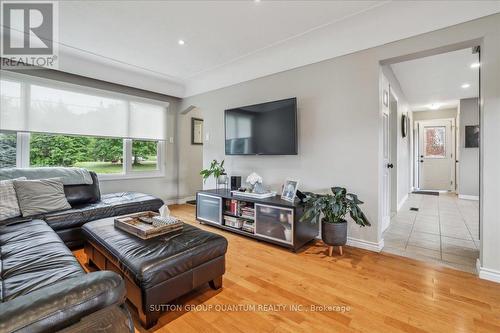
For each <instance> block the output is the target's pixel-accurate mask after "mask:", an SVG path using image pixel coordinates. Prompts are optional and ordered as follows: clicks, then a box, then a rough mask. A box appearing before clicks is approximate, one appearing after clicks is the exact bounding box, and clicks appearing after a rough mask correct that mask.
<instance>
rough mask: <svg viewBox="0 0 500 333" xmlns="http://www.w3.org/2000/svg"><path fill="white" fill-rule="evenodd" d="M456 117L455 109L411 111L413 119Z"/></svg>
mask: <svg viewBox="0 0 500 333" xmlns="http://www.w3.org/2000/svg"><path fill="white" fill-rule="evenodd" d="M448 118H453V119H456V118H457V109H456V108H452V109H442V110H432V111H413V121H414V122H415V121H419V120H434V119H448Z"/></svg>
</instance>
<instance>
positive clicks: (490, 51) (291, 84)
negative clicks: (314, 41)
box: [179, 14, 500, 276]
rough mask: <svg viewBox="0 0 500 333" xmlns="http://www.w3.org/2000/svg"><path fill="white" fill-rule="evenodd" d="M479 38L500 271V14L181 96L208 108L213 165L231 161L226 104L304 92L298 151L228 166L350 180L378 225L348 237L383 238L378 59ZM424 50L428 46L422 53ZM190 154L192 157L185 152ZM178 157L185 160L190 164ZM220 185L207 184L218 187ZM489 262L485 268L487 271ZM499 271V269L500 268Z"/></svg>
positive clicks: (489, 229)
mask: <svg viewBox="0 0 500 333" xmlns="http://www.w3.org/2000/svg"><path fill="white" fill-rule="evenodd" d="M473 43H474V44H475V43H478V44H480V45H481V50H482V54H481V61H482V75H481V87H482V98H483V100H482V105H483V110H482V114H481V116H482V124H483V125H482V131H481V142H482V145H481V149H482V154H481V156H482V171H483V176H482V177H483V178H482V180H483V182H482V188H481V197H482V205H481V207H482V208H481V209H482V210H481V218H482V222H481V233H482V235H483V238H482V244H481V250H482V251H481V265H482V267H483V268H485V270H483V272H485V273H482V274H483V276H484V275H485V274H487V273H486V272H487V270H490V271H498V272H500V256H498V248H497V245H496V244H497V242H498V237H499V235H500V223H499V220H498V216H500V205H498V198H500V173H499V172H498V169H499V168H500V149H498V142H500V131H499V130H498V129H499V128H500V112H498V110H499V109H500V76H499V75H498V73H500V15H499V14H497V15H491V16H488V17H485V18H482V19H478V20H474V21H471V22H467V23H463V24H459V25H455V26H452V27H449V28H446V29H441V30H438V31H434V32H431V33H426V34H422V35H419V36H416V37H412V38H407V39H404V40H401V41H397V42H394V43H389V44H386V45H383V46H380V47H376V48H373V49H369V50H365V51H361V52H357V53H353V54H350V55H346V56H343V57H338V58H335V59H331V60H327V61H323V62H320V63H316V64H312V65H308V66H304V67H301V68H297V69H294V70H290V71H286V72H283V73H279V74H275V75H271V76H268V77H263V78H260V79H257V80H253V81H248V82H244V83H241V84H238V85H234V86H231V87H228V88H224V89H219V90H216V91H212V92H208V93H204V94H200V95H197V96H193V97H190V98H187V99H185V100H183V103H184V105H183V106H187V105H191V104H192V105H196V106H198V107H200V108H201V109H202V110H203V113H204V119H205V129H206V130H207V131H208V132H209V134H210V140H209V142H206V144H205V145H204V147H203V154H204V156H203V161H204V165H205V166H206V165H207V164H208V162H209V161H210V160H211V159H214V158H217V159H219V160H220V159H223V158H225V156H224V129H223V111H224V109H226V108H228V107H235V106H240V105H248V104H252V103H258V102H264V101H268V100H276V99H281V98H287V97H292V96H296V97H297V98H298V103H299V104H298V106H299V155H297V156H274V157H271V156H266V157H256V156H249V157H227V158H226V160H227V165H228V169H229V171H231V172H233V173H241V174H244V175H246V174H248V173H249V172H251V171H256V172H258V173H261V175H262V176H263V177H264V181H265V182H266V183H267V184H269V185H271V186H272V187H273V188H275V189H277V188H279V185H280V184H281V183H282V182H283V180H284V179H285V178H286V177H296V178H300V179H301V184H302V185H301V186H300V187H301V188H302V189H305V190H314V191H324V190H326V189H327V188H328V187H329V186H331V185H343V186H347V187H348V188H349V189H350V190H351V191H353V192H356V193H358V194H359V195H360V197H361V199H362V200H364V201H365V204H364V205H363V208H364V210H365V211H366V213H367V215H368V218H369V219H370V221H371V222H372V223H373V226H372V227H371V228H365V229H360V228H358V227H356V226H354V225H352V223H351V226H350V230H349V235H350V236H351V237H355V238H358V239H362V240H365V241H369V242H370V241H371V242H378V241H379V240H380V239H381V230H379V219H380V216H379V209H378V207H379V200H380V199H381V196H380V190H379V188H380V181H379V179H381V175H382V163H381V159H380V154H379V151H380V149H381V147H382V145H381V130H380V127H381V126H380V125H381V115H380V112H379V93H378V88H379V71H380V65H379V63H380V61H382V60H387V61H396V60H400V61H401V59H404V58H405V57H406V55H408V54H417V53H420V52H424V53H430V54H432V52H434V51H432V50H434V49H438V48H440V49H442V48H443V47H444V46H450V45H451V47H449V49H450V50H453V49H458V48H459V46H460V48H462V47H464V45H469V46H471V45H472V44H473ZM424 53H420V54H421V55H424ZM187 161H189V159H188V160H187ZM187 161H185V160H180V161H179V163H180V167H181V168H182V167H183V166H187V165H188V164H187V163H188V162H187ZM211 186H213V184H207V187H211ZM486 269H487V270H486ZM499 275H500V273H499Z"/></svg>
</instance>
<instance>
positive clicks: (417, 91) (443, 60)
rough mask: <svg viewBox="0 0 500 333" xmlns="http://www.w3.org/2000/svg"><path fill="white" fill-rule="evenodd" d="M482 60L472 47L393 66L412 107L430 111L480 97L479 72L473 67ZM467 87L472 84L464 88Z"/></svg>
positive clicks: (417, 109) (415, 109) (454, 105)
mask: <svg viewBox="0 0 500 333" xmlns="http://www.w3.org/2000/svg"><path fill="white" fill-rule="evenodd" d="M478 61H479V56H478V54H477V53H476V54H474V53H473V52H472V49H471V48H468V49H463V50H459V51H454V52H449V53H443V54H438V55H434V56H430V57H425V58H420V59H415V60H410V61H405V62H400V63H397V64H392V65H390V66H391V68H392V70H393V72H394V74H395V76H396V78H397V79H398V81H399V83H400V85H401V89H402V90H403V92H404V94H405V96H406V99H407V100H408V103H409V104H410V108H411V109H412V110H413V111H423V110H429V109H430V108H429V106H430V105H431V104H435V105H436V104H437V105H439V108H449V107H456V106H457V105H458V102H459V100H460V99H462V98H471V97H478V94H479V69H478V68H471V67H470V65H471V64H473V63H477V62H478ZM463 84H468V85H470V86H469V87H467V88H462V85H463Z"/></svg>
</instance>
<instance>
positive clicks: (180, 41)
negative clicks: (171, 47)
mask: <svg viewBox="0 0 500 333" xmlns="http://www.w3.org/2000/svg"><path fill="white" fill-rule="evenodd" d="M177 43H178V44H179V45H184V44H186V42H185V41H184V40H182V39H179V41H178V42H177Z"/></svg>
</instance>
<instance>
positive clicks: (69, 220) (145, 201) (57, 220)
mask: <svg viewBox="0 0 500 333" xmlns="http://www.w3.org/2000/svg"><path fill="white" fill-rule="evenodd" d="M162 205H163V201H162V200H161V199H158V198H156V197H153V196H151V195H147V194H143V193H137V192H120V193H111V194H104V195H102V197H101V201H99V202H96V203H92V204H83V205H76V206H74V207H73V208H71V209H68V210H63V211H59V212H53V213H47V214H44V215H43V216H40V218H41V219H43V220H45V221H46V222H47V223H48V224H49V225H50V226H51V227H52V228H53V229H54V230H56V231H59V230H64V229H69V228H75V227H81V226H82V225H84V224H85V223H87V222H89V221H94V220H98V219H102V218H106V217H111V216H118V215H125V214H131V213H136V212H140V211H146V210H152V211H158V209H160V207H161V206H162Z"/></svg>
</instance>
